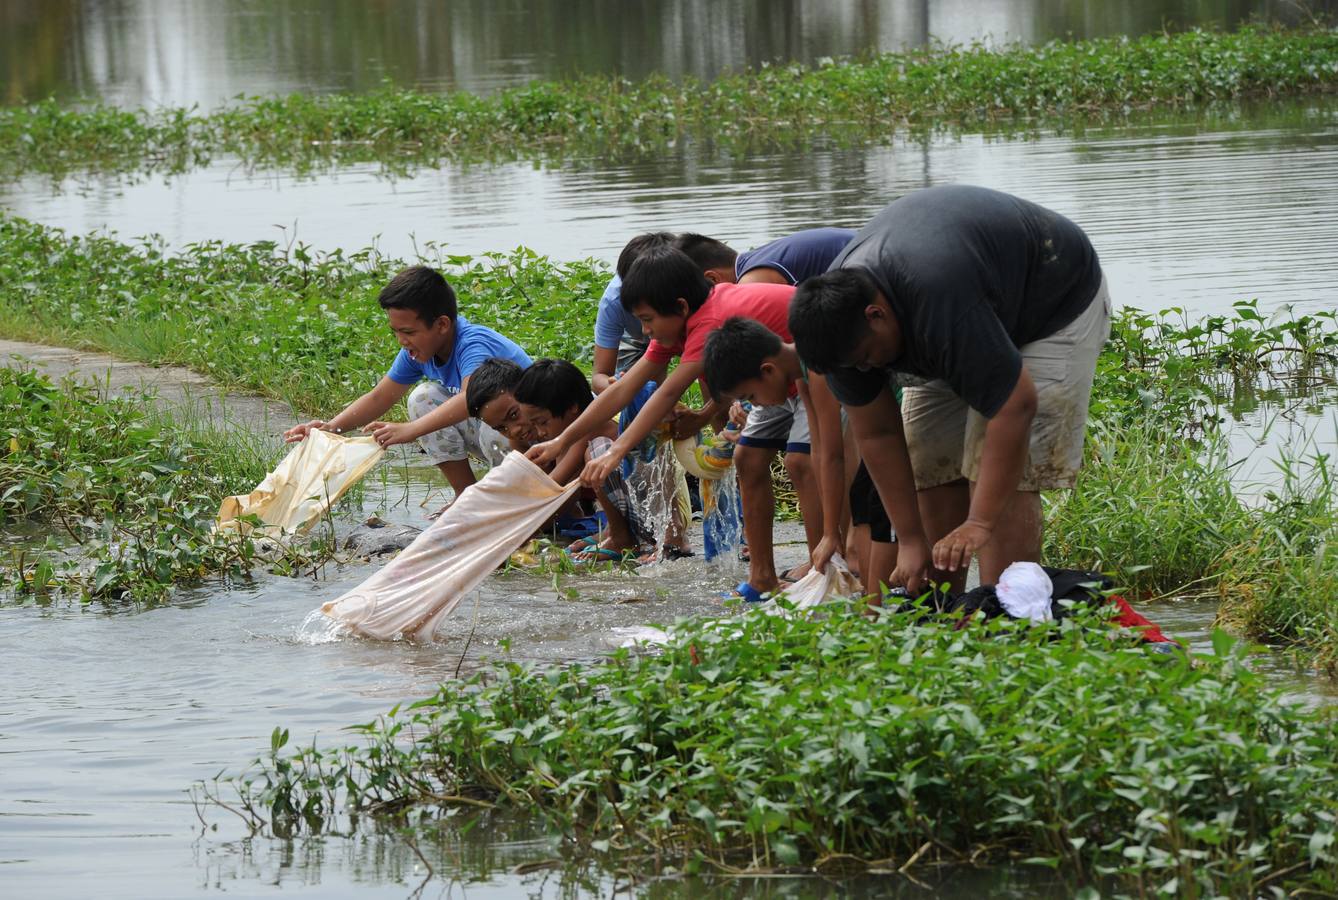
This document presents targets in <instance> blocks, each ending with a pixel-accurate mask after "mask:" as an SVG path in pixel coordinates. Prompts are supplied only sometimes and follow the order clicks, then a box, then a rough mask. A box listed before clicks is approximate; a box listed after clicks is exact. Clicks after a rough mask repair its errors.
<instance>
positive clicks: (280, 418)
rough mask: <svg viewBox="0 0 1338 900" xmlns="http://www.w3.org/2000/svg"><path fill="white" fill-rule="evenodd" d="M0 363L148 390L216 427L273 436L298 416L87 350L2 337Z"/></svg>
mask: <svg viewBox="0 0 1338 900" xmlns="http://www.w3.org/2000/svg"><path fill="white" fill-rule="evenodd" d="M0 365H3V366H5V367H7V368H11V369H15V368H23V369H36V370H37V371H39V372H42V373H43V374H45V375H48V376H50V377H51V378H52V379H54V380H57V381H59V380H60V379H62V378H64V377H65V376H66V375H74V376H75V377H76V378H77V379H79V380H80V381H84V382H88V383H90V384H94V383H95V384H100V385H103V386H104V387H106V388H107V389H108V390H109V391H110V393H112V394H113V395H120V394H130V393H134V392H137V391H140V390H145V389H147V390H152V391H153V392H154V393H156V394H157V396H158V399H159V400H160V401H161V402H162V404H163V406H164V407H166V408H167V409H169V410H174V411H178V412H183V411H184V412H188V413H191V414H194V415H196V416H199V417H200V418H202V419H204V420H206V421H207V422H208V423H209V424H210V425H211V426H212V427H214V428H224V427H232V428H235V427H242V428H246V429H247V430H249V431H253V432H256V433H259V434H266V433H268V434H274V435H276V436H277V435H278V433H279V432H280V431H282V430H283V429H284V428H287V427H288V426H289V425H291V424H292V423H294V422H297V421H298V417H297V414H296V413H294V412H293V411H292V409H290V408H289V407H288V406H287V405H286V404H283V403H277V402H275V401H272V400H265V399H263V398H261V397H256V396H253V395H248V394H233V393H228V392H226V391H224V390H222V389H221V388H219V387H218V386H217V385H215V384H212V383H210V381H209V380H208V379H207V378H205V377H204V376H203V375H201V374H199V373H198V372H192V371H191V370H190V369H185V368H182V367H181V366H147V365H144V364H143V363H137V362H128V361H127V360H124V359H118V358H116V357H115V356H108V355H107V354H105V353H96V352H93V351H89V350H71V349H69V348H67V347H49V346H47V345H45V344H30V343H27V342H25V341H7V340H0Z"/></svg>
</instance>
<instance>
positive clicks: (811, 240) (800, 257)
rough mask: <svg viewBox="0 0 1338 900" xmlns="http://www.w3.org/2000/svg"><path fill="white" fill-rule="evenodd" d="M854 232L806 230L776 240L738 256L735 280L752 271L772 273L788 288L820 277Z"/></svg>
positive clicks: (841, 229) (821, 229)
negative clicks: (777, 275) (786, 281)
mask: <svg viewBox="0 0 1338 900" xmlns="http://www.w3.org/2000/svg"><path fill="white" fill-rule="evenodd" d="M854 236H855V232H853V231H851V230H850V229H848V228H809V229H807V230H806V231H796V232H795V233H794V234H791V235H787V236H786V237H783V238H778V239H777V240H774V241H772V242H771V243H769V244H763V245H762V246H760V247H754V248H753V249H752V250H747V251H745V252H743V253H740V254H739V256H738V258H737V259H736V260H735V261H734V277H735V278H742V277H743V276H744V275H746V274H748V273H749V272H751V271H752V270H753V269H775V270H776V271H777V272H780V273H781V274H782V275H784V276H785V277H786V278H787V279H788V280H789V282H790V284H798V283H799V282H801V281H803V280H804V279H805V278H812V277H813V276H814V275H821V274H822V273H823V272H826V271H827V269H828V268H830V267H831V264H832V260H834V259H836V257H837V254H839V253H840V252H841V251H842V250H843V249H845V246H846V244H848V243H850V239H851V238H853V237H854Z"/></svg>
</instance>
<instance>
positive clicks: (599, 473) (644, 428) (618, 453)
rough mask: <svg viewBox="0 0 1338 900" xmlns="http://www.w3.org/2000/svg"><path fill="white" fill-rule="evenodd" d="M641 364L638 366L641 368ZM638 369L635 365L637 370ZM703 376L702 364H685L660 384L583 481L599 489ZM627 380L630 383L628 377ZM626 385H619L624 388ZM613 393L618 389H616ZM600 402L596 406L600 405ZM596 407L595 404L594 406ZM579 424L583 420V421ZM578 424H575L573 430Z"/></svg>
mask: <svg viewBox="0 0 1338 900" xmlns="http://www.w3.org/2000/svg"><path fill="white" fill-rule="evenodd" d="M640 364H641V363H637V365H640ZM635 368H636V366H633V369H635ZM701 373H702V364H701V362H682V363H679V365H678V368H677V369H674V372H673V374H672V375H670V376H669V377H668V378H666V379H664V381H662V382H660V386H659V387H658V388H656V389H655V393H654V394H652V395H651V398H650V399H649V400H647V401H646V405H645V406H643V407H641V411H640V412H639V413H637V415H636V418H635V419H633V420H632V423H631V424H630V425H628V426H627V429H626V430H625V431H624V432H623V433H622V434H621V435H620V436H619V437H618V440H616V441H614V442H613V446H612V447H610V448H609V452H608V453H605V454H604V455H603V456H601V457H600V458H599V459H595V460H591V461H590V462H589V463H587V464H586V466H585V471H583V472H582V473H581V481H582V482H584V483H585V484H586V486H587V487H598V486H599V485H601V484H603V483H604V479H605V478H607V477H608V475H609V473H610V472H612V471H613V468H614V467H615V466H617V465H618V464H619V463H621V462H622V460H623V457H625V456H626V455H627V454H628V453H630V452H631V451H632V448H633V447H636V446H637V445H639V444H640V443H641V442H642V441H644V440H645V439H646V438H647V437H649V436H650V433H651V432H652V431H654V430H655V428H656V427H657V426H658V425H659V424H660V423H661V422H663V421H664V417H665V416H667V415H669V413H670V412H671V411H672V410H673V408H674V404H675V403H677V402H678V398H679V397H681V396H683V392H684V391H686V390H687V389H688V387H689V386H690V385H691V384H692V382H694V381H696V380H697V377H698V376H699V375H701ZM624 380H626V379H625V378H624ZM621 385H622V382H619V384H618V386H619V387H621ZM613 390H617V387H615V388H614V389H613ZM613 390H610V391H606V392H605V393H604V394H603V395H601V396H600V398H599V399H600V400H602V399H603V398H604V397H606V396H608V395H609V394H611V393H613ZM598 402H599V400H596V401H595V403H598ZM591 405H592V406H593V404H591ZM577 421H580V420H579V419H578V420H577ZM574 426H575V423H573V427H574Z"/></svg>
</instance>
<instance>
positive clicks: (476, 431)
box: [284, 266, 530, 496]
mask: <svg viewBox="0 0 1338 900" xmlns="http://www.w3.org/2000/svg"><path fill="white" fill-rule="evenodd" d="M377 300H378V302H379V303H380V304H381V308H382V309H384V310H385V311H386V317H387V319H388V320H389V324H390V330H391V331H392V332H394V334H395V337H396V338H397V339H398V340H399V342H400V352H399V355H398V356H396V357H395V361H394V363H392V364H391V366H390V371H389V372H387V373H386V374H385V377H383V378H382V379H381V380H380V381H379V382H378V383H377V385H376V387H374V388H372V389H371V390H370V391H368V392H367V393H365V394H363V395H362V396H361V397H359V398H358V399H357V400H354V401H353V402H352V403H350V404H349V405H348V406H347V407H345V409H344V410H343V412H341V413H339V415H337V416H335V417H334V418H333V419H330V420H329V421H328V422H326V421H322V420H320V419H315V420H312V421H310V422H306V423H304V424H302V425H296V426H294V427H293V428H290V429H289V430H288V431H286V432H284V439H285V440H286V441H288V442H290V443H292V442H294V441H300V440H302V439H303V438H305V437H306V436H307V433H308V432H309V431H311V430H312V429H314V428H320V429H323V430H325V431H333V432H336V433H338V432H344V431H349V430H351V429H354V428H363V429H364V430H365V431H367V432H369V433H370V434H372V435H373V436H375V437H376V440H377V442H378V443H380V444H381V446H383V447H390V446H394V445H395V444H407V443H408V442H410V441H415V440H416V441H418V444H419V446H421V447H422V448H423V452H424V453H426V454H427V457H428V460H429V461H430V462H432V463H433V464H434V465H436V466H437V467H438V468H439V469H441V473H442V474H443V475H445V476H446V480H447V481H449V482H450V484H451V487H452V488H453V489H454V490H455V493H456V495H457V496H458V495H459V494H460V492H461V491H463V490H464V489H465V488H467V487H469V486H470V485H471V484H473V483H474V481H475V478H474V471H473V469H471V468H470V465H469V457H471V456H473V457H474V458H476V459H479V460H481V461H483V462H486V463H488V464H489V465H496V464H497V463H499V462H501V460H502V457H504V456H505V455H506V452H507V450H508V441H507V439H506V438H505V437H503V436H502V435H500V434H498V433H497V432H496V431H494V430H493V429H491V428H489V427H488V426H487V425H485V424H484V423H483V422H481V421H479V420H478V419H474V418H470V416H469V411H468V409H467V407H466V406H465V388H466V387H467V386H468V385H469V377H470V376H471V375H472V374H473V373H474V370H475V369H477V368H478V367H479V365H480V364H481V363H482V362H483V361H484V360H485V359H488V358H489V357H494V356H497V357H502V358H503V359H509V360H512V361H513V362H515V363H516V364H517V365H519V366H521V367H525V366H528V365H529V364H530V358H529V356H528V355H526V353H525V351H524V350H522V349H521V348H520V347H519V346H518V345H517V344H516V343H515V342H514V341H511V340H510V339H508V338H505V337H503V336H502V335H500V334H498V333H497V332H495V331H493V330H492V329H491V328H486V327H484V326H482V325H475V324H474V323H473V322H470V321H469V320H468V319H466V318H465V317H464V316H462V315H459V313H458V311H457V308H456V300H455V292H454V291H453V290H451V286H450V285H449V284H447V283H446V279H445V278H443V277H442V275H441V273H440V272H438V271H436V270H435V269H431V268H428V267H427V266H410V267H409V268H407V269H405V270H404V271H402V272H400V273H399V274H398V275H396V276H395V277H394V278H392V279H391V280H390V283H389V284H387V285H386V286H385V288H383V289H382V291H381V294H380V296H379V297H378V298H377ZM420 382H421V383H420ZM414 385H417V387H414ZM410 389H412V392H411V390H410ZM405 394H408V395H409V399H408V404H407V405H408V411H409V418H410V420H411V421H408V422H382V421H378V420H379V419H380V418H381V416H383V415H385V414H386V413H387V412H389V411H390V409H391V407H393V406H394V405H395V404H396V403H398V402H399V400H400V398H402V397H403V396H404V395H405Z"/></svg>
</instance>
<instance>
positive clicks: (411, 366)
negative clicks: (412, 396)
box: [386, 316, 530, 394]
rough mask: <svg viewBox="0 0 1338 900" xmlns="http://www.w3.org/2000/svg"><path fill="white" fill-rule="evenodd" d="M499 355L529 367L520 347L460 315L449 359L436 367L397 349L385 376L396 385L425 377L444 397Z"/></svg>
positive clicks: (456, 322)
mask: <svg viewBox="0 0 1338 900" xmlns="http://www.w3.org/2000/svg"><path fill="white" fill-rule="evenodd" d="M492 356H500V357H502V358H503V359H509V360H511V361H512V362H514V363H516V364H517V365H518V366H520V367H521V368H525V367H527V366H529V364H530V357H529V354H527V353H526V352H525V351H524V350H522V349H520V345H519V344H517V343H516V342H515V341H513V340H511V339H510V338H507V337H503V336H502V335H500V334H498V333H497V332H495V331H493V330H492V329H491V328H488V327H487V326H486V325H475V324H474V323H473V322H471V321H469V320H468V319H466V318H465V317H464V316H456V317H455V346H453V347H452V348H451V355H450V358H449V359H447V360H446V362H444V363H441V364H440V365H438V363H437V361H436V359H435V358H434V359H430V360H428V361H427V362H425V363H420V362H418V361H417V360H415V359H414V358H413V357H411V356H409V351H408V350H405V349H403V348H401V349H400V352H399V355H398V356H396V357H395V361H394V362H393V363H391V365H390V371H389V372H387V373H386V376H387V377H388V378H389V379H390V380H391V381H393V382H395V383H396V384H417V383H418V382H419V381H422V380H423V379H424V378H426V379H427V380H428V381H435V382H437V384H439V385H441V386H442V387H444V388H445V389H446V393H448V394H458V393H460V385H461V383H462V382H463V381H464V380H465V379H466V378H468V377H469V376H470V375H473V374H474V370H475V369H477V368H478V367H479V366H480V365H481V364H482V363H483V361H484V360H485V359H488V358H489V357H492Z"/></svg>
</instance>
